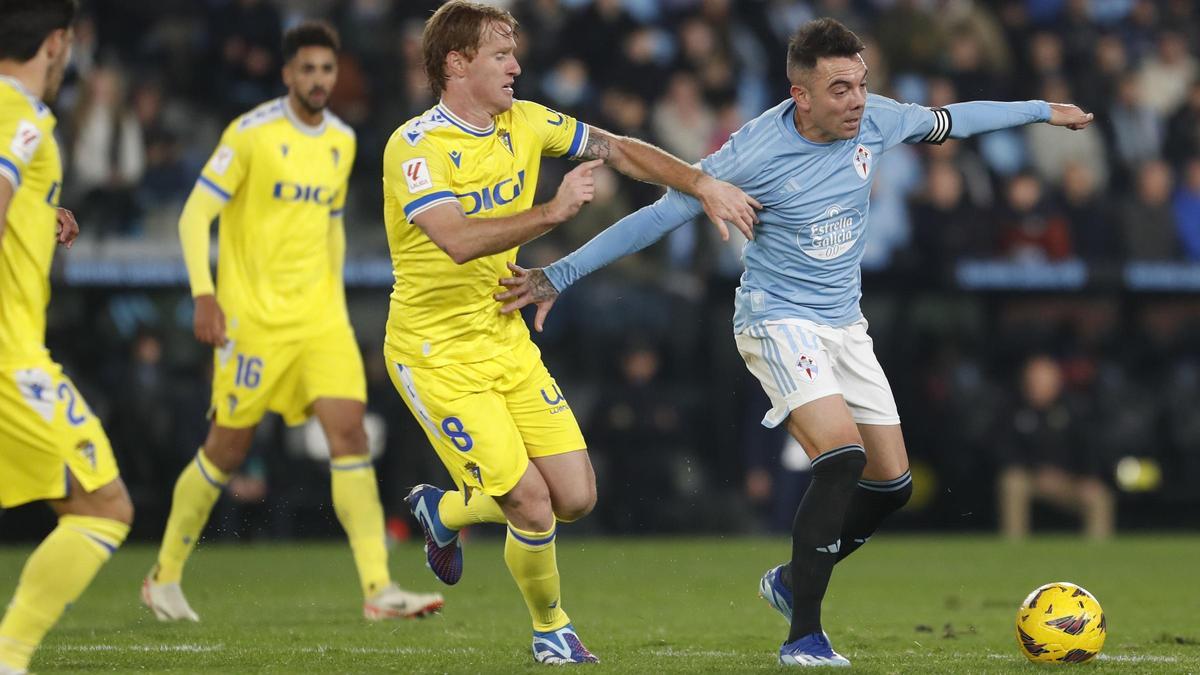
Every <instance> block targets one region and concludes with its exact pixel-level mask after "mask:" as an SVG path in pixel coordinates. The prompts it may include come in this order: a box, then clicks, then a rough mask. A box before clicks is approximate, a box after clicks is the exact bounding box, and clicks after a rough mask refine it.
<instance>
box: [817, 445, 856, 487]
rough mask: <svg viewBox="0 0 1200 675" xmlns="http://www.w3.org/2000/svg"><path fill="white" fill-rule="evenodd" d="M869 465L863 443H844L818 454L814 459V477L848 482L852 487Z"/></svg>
mask: <svg viewBox="0 0 1200 675" xmlns="http://www.w3.org/2000/svg"><path fill="white" fill-rule="evenodd" d="M866 466H867V453H866V451H865V450H863V447H862V446H861V445H857V444H850V445H843V446H842V447H840V448H835V449H833V450H829V451H827V452H823V453H821V454H820V455H817V456H816V457H814V458H813V460H812V472H813V477H814V478H820V479H824V480H836V481H838V482H848V483H849V485H850V487H853V486H854V484H855V483H857V482H858V480H859V479H860V478H861V477H862V472H863V469H865V468H866Z"/></svg>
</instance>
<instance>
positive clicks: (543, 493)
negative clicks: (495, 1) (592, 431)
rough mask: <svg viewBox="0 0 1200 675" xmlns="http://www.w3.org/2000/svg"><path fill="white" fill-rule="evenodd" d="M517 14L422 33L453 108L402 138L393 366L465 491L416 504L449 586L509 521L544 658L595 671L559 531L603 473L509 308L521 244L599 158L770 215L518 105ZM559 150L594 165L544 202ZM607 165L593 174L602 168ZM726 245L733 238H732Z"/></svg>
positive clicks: (456, 3)
mask: <svg viewBox="0 0 1200 675" xmlns="http://www.w3.org/2000/svg"><path fill="white" fill-rule="evenodd" d="M515 29H516V21H515V20H514V19H513V17H512V15H510V14H509V13H508V12H506V11H503V10H500V9H497V8H494V7H489V6H486V5H480V4H475V3H471V2H463V1H462V0H452V1H451V2H448V3H446V4H445V5H443V6H442V7H441V8H440V9H438V10H437V11H436V12H435V13H434V14H433V16H432V17H430V19H429V21H428V22H427V23H426V25H425V31H424V34H423V36H422V41H423V51H424V60H425V70H426V74H427V76H428V78H429V83H430V86H431V87H432V88H433V92H434V94H435V95H436V96H438V97H439V98H440V102H439V103H438V104H437V105H436V106H435V107H433V108H431V109H430V110H429V111H427V112H425V113H424V114H423V115H421V116H420V117H417V118H414V119H412V120H409V121H408V122H407V123H405V124H404V125H402V126H401V127H400V128H399V129H397V130H396V132H395V133H394V134H393V135H392V137H391V139H390V140H389V141H388V144H387V149H386V151H385V153H384V167H383V175H384V178H383V180H384V219H385V222H386V225H387V231H388V242H389V245H390V248H391V255H392V265H393V269H394V274H395V286H394V288H393V291H392V297H391V308H390V312H389V317H388V324H387V336H386V342H385V345H384V354H385V355H386V357H387V359H388V361H389V369H388V371H389V373H390V375H391V377H392V381H393V384H394V385H395V386H396V388H397V390H398V391H399V392H400V394H401V396H402V397H403V398H404V401H405V403H406V404H407V405H408V407H409V409H410V410H411V412H412V413H413V415H414V416H416V418H417V419H418V421H419V422H420V423H421V424H422V426H423V427H424V429H425V432H426V435H427V436H428V438H429V440H430V442H431V443H432V444H433V447H434V449H435V450H436V452H437V454H438V456H439V458H440V459H441V460H442V463H443V464H445V466H446V468H447V469H448V470H449V472H450V474H451V476H452V477H453V479H454V482H455V483H456V485H457V489H456V490H451V491H442V490H440V489H438V488H436V487H433V486H431V485H419V486H417V487H416V488H414V489H413V491H412V492H411V493H410V494H409V497H408V500H409V505H410V506H411V508H412V510H413V513H414V515H416V517H417V519H418V521H419V522H420V523H421V526H422V529H423V530H424V532H425V541H426V557H427V560H428V562H429V566H430V568H431V569H432V570H433V571H434V573H435V574H436V575H437V576H438V578H440V579H441V580H442V581H444V582H445V583H448V584H453V583H456V582H457V581H458V580H459V578H460V577H461V575H462V549H461V545H460V539H459V537H458V530H460V529H461V528H462V527H464V526H466V525H469V524H472V523H482V522H492V523H504V522H507V523H508V534H507V540H506V542H505V548H504V560H505V562H506V563H507V565H508V569H509V571H510V572H511V573H512V576H513V578H514V580H515V581H516V582H517V586H518V587H519V588H520V591H521V594H522V596H524V599H525V603H526V605H527V607H528V609H529V613H530V615H531V617H532V619H533V656H534V659H535V660H536V661H537V662H539V663H588V662H594V661H596V660H597V659H596V657H594V656H593V655H592V654H591V653H590V652H588V650H587V649H586V648H585V647H584V646H583V644H582V642H580V640H579V637H578V635H576V633H575V631H574V628H573V627H572V624H571V620H570V618H569V617H568V616H567V614H566V613H565V612H564V611H563V608H562V603H561V602H560V597H559V589H560V583H559V575H558V567H557V562H556V556H555V543H554V542H555V523H556V521H562V522H571V521H573V520H577V519H579V518H581V517H583V516H585V515H587V513H588V512H589V511H591V509H592V506H593V505H594V504H595V501H596V484H595V476H594V474H593V472H592V466H591V462H590V460H589V459H588V454H587V450H586V446H585V444H584V440H583V435H582V434H581V433H580V431H579V425H578V424H577V423H576V421H575V417H574V415H573V414H572V412H571V408H570V406H569V405H568V404H567V402H566V399H565V397H564V396H563V393H562V390H561V389H560V388H559V386H558V384H557V383H556V382H555V380H554V378H553V377H551V376H550V373H549V372H548V371H547V370H546V367H545V366H544V365H543V364H542V361H541V354H540V352H539V351H538V348H537V346H535V345H534V344H533V342H532V341H531V340H530V338H529V331H528V330H527V329H526V327H525V324H524V322H523V321H522V320H521V318H520V317H519V316H516V315H507V316H505V315H501V314H500V312H499V309H498V305H496V303H495V301H494V300H493V297H492V296H493V294H495V293H496V292H497V291H498V290H499V289H500V287H499V279H500V277H502V276H506V275H507V274H508V269H507V265H510V264H512V263H513V262H514V261H515V260H516V253H517V246H519V245H520V244H523V243H525V242H527V241H529V240H531V239H533V238H535V237H537V236H539V235H541V234H544V233H545V232H547V231H549V230H550V229H552V228H553V227H555V226H556V225H558V224H560V223H562V222H564V221H566V220H567V219H569V218H571V217H572V216H573V215H574V214H575V213H576V212H577V211H578V210H579V208H580V207H581V206H582V205H583V203H585V202H587V201H590V200H591V198H592V196H593V192H594V185H593V181H592V177H591V172H592V169H593V168H594V167H595V166H596V165H597V164H599V163H601V161H604V162H608V163H609V164H610V165H612V166H613V168H615V169H617V170H618V171H621V172H622V173H624V174H626V175H628V176H631V177H633V178H637V179H641V180H648V181H654V182H658V183H661V184H665V185H668V186H671V187H675V188H677V189H679V190H682V191H684V192H687V193H690V194H694V195H695V196H696V197H698V198H699V199H700V200H701V201H702V203H703V204H704V205H705V210H706V212H707V213H708V214H709V216H710V218H712V219H713V220H714V222H716V223H717V224H718V226H719V227H721V228H722V229H724V222H725V221H733V222H734V223H735V224H736V225H737V226H738V227H739V228H740V229H742V230H743V231H744V232H749V231H750V228H751V227H752V225H753V222H754V220H755V216H754V207H755V206H757V203H756V202H754V201H753V200H752V199H750V198H749V197H747V196H746V195H745V194H744V193H743V192H741V191H740V190H738V189H737V188H735V187H733V186H731V185H729V184H727V183H722V182H720V181H717V180H714V179H712V178H711V177H709V176H706V175H705V174H703V173H701V172H700V171H699V170H698V169H695V168H693V167H690V166H688V165H687V164H685V163H684V162H682V161H680V160H678V159H676V158H674V157H672V156H671V155H669V154H667V153H665V152H663V151H661V150H659V149H657V148H654V147H653V146H650V145H647V144H645V143H641V142H638V141H635V140H633V139H629V138H624V137H618V136H613V135H610V134H608V133H606V132H604V131H602V130H600V129H596V128H595V127H589V126H587V125H585V124H583V123H581V122H578V121H576V120H574V119H572V118H571V117H568V116H566V115H563V114H560V113H557V112H555V111H553V110H550V109H548V108H545V107H543V106H541V105H538V104H536V103H532V102H528V101H519V100H514V98H513V84H514V81H515V79H516V77H517V75H519V74H520V72H521V68H520V66H519V65H518V63H517V60H516V57H515V56H514V53H513V52H514V49H515V47H516V41H515V35H514V31H515ZM543 155H549V156H556V157H557V156H566V157H569V158H571V159H575V160H584V161H585V163H584V164H582V165H581V166H579V167H576V168H575V169H574V170H572V171H571V172H570V173H568V174H567V176H566V177H565V178H564V179H563V182H562V184H561V186H560V187H559V189H558V193H557V194H556V196H555V197H554V199H553V200H551V201H550V202H547V203H545V204H542V205H539V206H533V194H534V189H535V187H536V186H537V180H538V170H539V167H540V163H541V157H542V156H543ZM587 160H591V161H587ZM726 235H727V232H726Z"/></svg>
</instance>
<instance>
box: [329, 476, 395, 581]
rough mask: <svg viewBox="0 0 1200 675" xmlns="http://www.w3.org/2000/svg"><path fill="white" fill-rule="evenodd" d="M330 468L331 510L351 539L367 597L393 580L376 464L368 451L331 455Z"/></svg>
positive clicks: (351, 546)
mask: <svg viewBox="0 0 1200 675" xmlns="http://www.w3.org/2000/svg"><path fill="white" fill-rule="evenodd" d="M329 469H330V471H329V474H330V480H331V482H332V484H333V510H334V511H335V512H336V513H337V517H338V522H340V523H341V524H342V529H344V530H346V537H347V538H348V539H349V540H350V550H351V551H353V552H354V564H355V566H356V567H358V580H359V582H360V583H361V584H362V591H363V596H364V597H368V598H369V597H371V596H372V595H375V594H376V593H378V592H379V591H381V590H383V589H384V588H386V587H387V585H388V584H390V583H391V582H392V578H391V575H389V574H388V566H387V540H386V538H385V537H384V528H383V506H382V505H381V504H380V503H379V486H378V485H377V484H376V482H375V467H374V466H373V465H372V464H371V458H370V457H368V456H367V455H349V456H346V457H335V458H333V459H332V460H331V461H330V462H329Z"/></svg>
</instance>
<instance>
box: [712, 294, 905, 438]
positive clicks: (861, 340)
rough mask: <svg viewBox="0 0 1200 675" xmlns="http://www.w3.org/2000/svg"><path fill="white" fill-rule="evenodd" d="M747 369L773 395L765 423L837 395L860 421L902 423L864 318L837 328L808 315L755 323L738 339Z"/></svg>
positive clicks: (776, 422)
mask: <svg viewBox="0 0 1200 675" xmlns="http://www.w3.org/2000/svg"><path fill="white" fill-rule="evenodd" d="M735 339H736V340H737V346H738V351H739V352H741V354H742V359H743V360H745V362H746V367H747V368H749V369H750V372H751V373H753V374H754V376H755V377H757V378H758V381H759V382H760V383H761V384H762V387H763V390H764V391H766V392H767V396H769V397H770V398H771V409H770V410H768V411H767V414H766V416H765V417H763V421H762V423H763V426H767V427H777V426H779V425H780V424H781V423H783V421H784V420H786V419H787V416H788V413H790V412H791V411H792V410H795V409H796V408H799V407H800V406H802V405H804V404H805V403H809V402H811V401H815V400H817V399H819V398H824V397H826V396H830V395H833V394H841V395H842V397H843V398H844V399H846V405H847V406H848V407H849V408H850V414H851V416H852V417H853V418H854V421H855V422H857V423H859V424H881V425H888V424H899V423H900V414H899V412H897V410H896V399H895V398H894V397H893V396H892V387H891V385H889V384H888V380H887V376H886V375H884V374H883V368H882V367H881V366H880V365H879V359H877V358H875V350H874V347H873V343H872V341H871V336H870V335H867V320H866V319H865V318H863V319H859V320H858V321H856V322H854V323H852V324H850V325H848V326H845V327H842V328H834V327H832V326H825V325H822V324H819V323H814V322H812V321H807V320H805V319H784V320H779V321H764V322H762V323H758V324H754V325H752V326H750V327H749V328H747V329H746V330H744V331H743V332H741V333H739V334H738V335H737V336H736V338H735Z"/></svg>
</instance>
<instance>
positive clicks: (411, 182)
mask: <svg viewBox="0 0 1200 675" xmlns="http://www.w3.org/2000/svg"><path fill="white" fill-rule="evenodd" d="M400 166H401V168H402V169H404V179H405V180H406V181H408V191H409V192H411V193H412V194H416V193H418V192H424V191H425V190H428V189H429V188H431V187H433V177H432V176H430V175H429V162H427V161H426V160H425V158H424V157H414V158H413V159H410V160H408V161H407V162H405V163H404V164H402V165H400Z"/></svg>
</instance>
